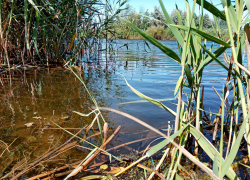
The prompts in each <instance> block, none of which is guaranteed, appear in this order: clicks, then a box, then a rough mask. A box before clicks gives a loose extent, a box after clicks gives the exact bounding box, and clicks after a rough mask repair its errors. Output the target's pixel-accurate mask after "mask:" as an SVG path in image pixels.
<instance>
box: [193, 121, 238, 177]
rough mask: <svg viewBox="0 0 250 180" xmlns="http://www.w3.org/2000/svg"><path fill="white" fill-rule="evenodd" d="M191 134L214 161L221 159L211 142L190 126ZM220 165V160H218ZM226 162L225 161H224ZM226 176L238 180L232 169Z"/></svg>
mask: <svg viewBox="0 0 250 180" xmlns="http://www.w3.org/2000/svg"><path fill="white" fill-rule="evenodd" d="M190 133H191V134H192V135H193V136H194V138H195V139H196V140H197V142H198V144H199V145H200V146H201V148H202V149H203V151H205V152H206V154H207V155H208V156H209V157H210V158H211V159H212V160H214V159H215V156H217V157H219V156H220V153H219V152H218V151H217V149H215V147H214V146H213V145H212V144H211V142H210V141H209V140H208V139H207V138H206V137H205V136H204V135H203V134H202V133H201V132H200V131H198V130H197V129H196V128H195V127H194V126H192V125H190ZM217 160H218V163H219V159H218V158H217ZM222 161H223V162H224V159H222ZM226 175H227V177H228V178H230V179H234V180H235V179H238V177H237V175H236V174H235V172H234V170H233V169H232V168H231V167H230V168H229V169H228V171H227V172H226Z"/></svg>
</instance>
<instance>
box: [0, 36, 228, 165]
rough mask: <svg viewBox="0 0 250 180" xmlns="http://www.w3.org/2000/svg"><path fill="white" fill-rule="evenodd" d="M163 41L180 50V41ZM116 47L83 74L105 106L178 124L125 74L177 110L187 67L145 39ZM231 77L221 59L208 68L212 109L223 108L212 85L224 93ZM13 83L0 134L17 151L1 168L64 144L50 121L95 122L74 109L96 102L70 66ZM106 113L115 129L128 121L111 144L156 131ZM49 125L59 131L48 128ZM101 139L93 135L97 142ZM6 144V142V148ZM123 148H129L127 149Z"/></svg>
mask: <svg viewBox="0 0 250 180" xmlns="http://www.w3.org/2000/svg"><path fill="white" fill-rule="evenodd" d="M162 42H163V43H164V44H166V45H168V46H169V47H170V48H171V49H173V50H174V51H176V52H177V53H178V49H177V46H176V42H174V41H162ZM125 43H128V49H127V48H126V47H125V46H123V45H124V44H125ZM115 45H116V46H117V50H118V51H117V53H116V54H115V55H113V56H110V57H109V59H108V64H107V66H106V64H105V63H106V60H105V59H100V60H99V61H98V63H87V64H84V65H83V70H82V71H81V76H82V78H83V79H84V81H85V83H86V84H87V86H88V88H89V89H90V91H91V93H92V94H93V96H94V97H95V98H96V101H97V103H98V104H99V106H105V107H111V108H114V109H119V110H121V111H124V112H127V113H129V114H131V115H133V116H135V117H137V118H139V119H141V120H143V121H145V122H147V123H148V124H150V125H152V126H154V127H156V128H161V127H164V128H165V127H166V126H167V122H168V121H171V123H172V124H174V123H173V119H174V118H173V116H171V115H170V114H169V113H168V112H166V111H165V110H163V109H161V108H159V107H157V106H155V105H153V104H151V103H148V102H145V101H143V100H141V99H140V98H139V97H138V96H137V95H135V94H134V93H133V92H132V91H131V90H130V89H129V87H128V86H127V85H126V83H125V81H124V79H123V76H124V77H125V78H126V79H127V80H128V82H129V83H130V85H132V86H133V87H134V88H136V89H137V90H138V91H140V92H142V93H144V94H145V95H147V96H149V97H151V98H154V99H159V100H161V101H162V102H163V103H164V104H165V105H166V106H168V107H169V108H171V109H173V110H175V108H176V105H175V103H176V100H175V97H174V91H173V90H174V89H175V84H176V81H177V80H178V78H179V76H180V73H181V71H180V70H181V67H180V66H179V65H178V64H177V63H175V62H173V61H172V60H171V59H170V58H168V57H167V56H166V55H164V54H163V53H162V52H161V51H159V50H158V49H157V48H155V47H153V46H152V47H151V50H150V49H148V48H147V47H145V44H144V42H143V41H141V40H119V41H117V43H116V44H115ZM122 75H123V76H122ZM226 76H227V74H226V72H224V71H223V70H222V69H221V68H220V66H219V65H217V64H216V63H212V64H210V65H209V66H208V67H207V68H206V69H205V72H204V74H203V84H202V85H203V86H204V87H205V103H204V106H205V109H206V110H209V111H210V110H211V111H212V112H216V111H217V110H218V107H219V104H220V102H219V101H218V98H217V95H216V93H215V92H214V91H213V89H212V86H214V87H215V88H216V89H217V90H218V91H220V90H222V86H223V84H222V83H224V82H225V80H218V79H221V78H226ZM11 84H12V85H10V81H9V80H7V79H2V84H1V89H0V91H1V92H0V94H1V96H0V103H1V109H0V114H1V115H0V125H1V126H0V133H1V141H2V142H5V143H7V144H8V145H9V144H11V143H12V142H13V141H14V142H13V144H12V145H11V146H12V149H14V150H13V151H12V152H10V153H9V152H8V153H7V152H6V153H4V155H3V157H2V159H1V161H0V169H1V168H4V167H6V163H11V162H12V161H14V162H17V161H21V160H22V159H23V158H25V157H30V158H37V157H39V156H41V155H42V154H44V153H45V152H46V151H48V150H49V149H52V148H53V147H55V146H56V145H57V144H58V145H59V144H62V143H64V142H65V141H66V140H67V139H68V138H69V135H67V133H65V132H64V131H62V130H61V129H56V128H57V127H56V126H55V125H54V124H52V123H51V122H50V120H53V121H54V122H56V123H57V124H59V125H60V126H62V127H65V128H71V129H69V130H70V131H71V132H73V133H76V132H77V130H79V128H81V127H83V126H85V125H87V124H90V122H91V119H92V118H93V116H92V117H80V116H78V115H76V114H74V113H72V111H73V110H74V111H79V112H82V113H86V114H87V113H89V112H90V111H91V107H92V106H93V103H92V101H91V99H90V98H89V96H88V95H87V93H86V91H85V89H84V88H83V86H82V84H81V83H80V82H79V81H78V79H76V78H75V77H74V75H73V74H72V73H71V72H70V71H69V70H65V69H62V68H56V69H42V70H34V71H26V72H17V73H16V74H15V75H14V76H13V77H12V83H11ZM206 98H207V99H206ZM208 98H209V99H208ZM103 115H104V117H105V119H106V120H107V121H108V122H109V124H110V126H111V127H113V128H114V127H117V126H118V125H122V130H121V132H120V134H119V136H118V137H117V138H116V139H115V140H113V141H112V142H111V143H110V146H114V145H118V144H121V143H124V142H128V141H131V140H135V139H139V138H143V137H146V136H151V135H152V134H150V133H149V132H148V131H146V129H145V128H144V127H142V126H140V125H138V124H136V123H135V122H132V121H131V120H128V119H126V118H124V117H121V116H119V115H116V114H114V113H108V112H103ZM27 126H30V127H27ZM47 127H50V128H51V127H53V128H54V129H50V130H48V129H47ZM74 128H76V129H74ZM98 140H99V139H98V138H97V139H92V141H96V142H97V141H98ZM146 145H147V144H145V143H144V144H139V145H138V144H135V145H133V146H131V147H132V148H134V149H136V150H140V148H143V147H145V146H146ZM5 148H6V146H5V144H4V143H2V144H1V151H0V152H2V151H3V150H4V149H5ZM129 150H131V149H129ZM120 152H124V153H125V152H128V150H127V149H121V150H120ZM79 157H80V159H82V158H83V157H84V155H83V152H82V151H79V150H75V149H74V150H72V151H69V152H68V154H67V156H63V157H62V162H61V163H66V162H67V161H69V160H73V159H74V158H75V159H79Z"/></svg>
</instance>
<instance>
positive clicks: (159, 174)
mask: <svg viewBox="0 0 250 180" xmlns="http://www.w3.org/2000/svg"><path fill="white" fill-rule="evenodd" d="M137 167H139V168H142V169H145V170H147V171H150V172H152V173H155V174H156V175H157V176H159V178H161V179H163V180H166V178H164V177H163V175H162V174H161V173H159V172H158V171H157V170H153V169H151V168H148V167H146V166H144V165H142V164H137Z"/></svg>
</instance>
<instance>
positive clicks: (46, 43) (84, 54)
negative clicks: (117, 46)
mask: <svg viewBox="0 0 250 180" xmlns="http://www.w3.org/2000/svg"><path fill="white" fill-rule="evenodd" d="M112 3H114V4H115V5H116V6H111V2H110V1H107V2H106V3H103V2H102V1H100V0H91V1H85V0H62V1H59V2H58V1H56V0H51V1H43V0H36V1H33V0H23V1H17V0H13V1H2V0H1V1H0V63H1V65H6V64H7V65H8V66H10V65H12V64H20V63H21V64H23V65H24V64H28V63H31V64H35V65H40V66H42V65H49V64H62V63H64V61H65V60H66V61H70V62H71V64H76V63H77V61H79V60H82V59H85V60H88V57H89V56H91V55H93V54H97V51H98V50H100V49H101V46H100V44H101V41H100V38H103V37H105V34H106V33H107V32H112V33H114V32H113V31H112V23H113V22H114V19H115V18H116V17H117V15H118V14H119V13H120V12H121V10H122V8H123V6H124V4H125V3H126V1H120V0H119V1H114V2H113V1H112ZM105 7H109V8H106V9H107V11H106V12H105V14H106V15H107V16H104V12H103V11H102V9H104V8H105ZM77 54H79V55H77Z"/></svg>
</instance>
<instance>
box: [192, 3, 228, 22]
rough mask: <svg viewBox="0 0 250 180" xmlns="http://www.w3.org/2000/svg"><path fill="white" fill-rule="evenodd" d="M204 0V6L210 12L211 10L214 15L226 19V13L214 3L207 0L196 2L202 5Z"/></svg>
mask: <svg viewBox="0 0 250 180" xmlns="http://www.w3.org/2000/svg"><path fill="white" fill-rule="evenodd" d="M202 1H203V3H204V4H203V7H204V8H205V9H206V10H208V11H209V12H211V13H212V14H213V15H214V16H216V17H218V18H220V19H222V20H226V16H225V14H223V13H222V12H221V11H220V10H219V9H217V8H216V7H215V6H214V5H212V4H211V3H209V2H208V1H206V0H197V1H196V3H197V4H199V5H201V3H202Z"/></svg>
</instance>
